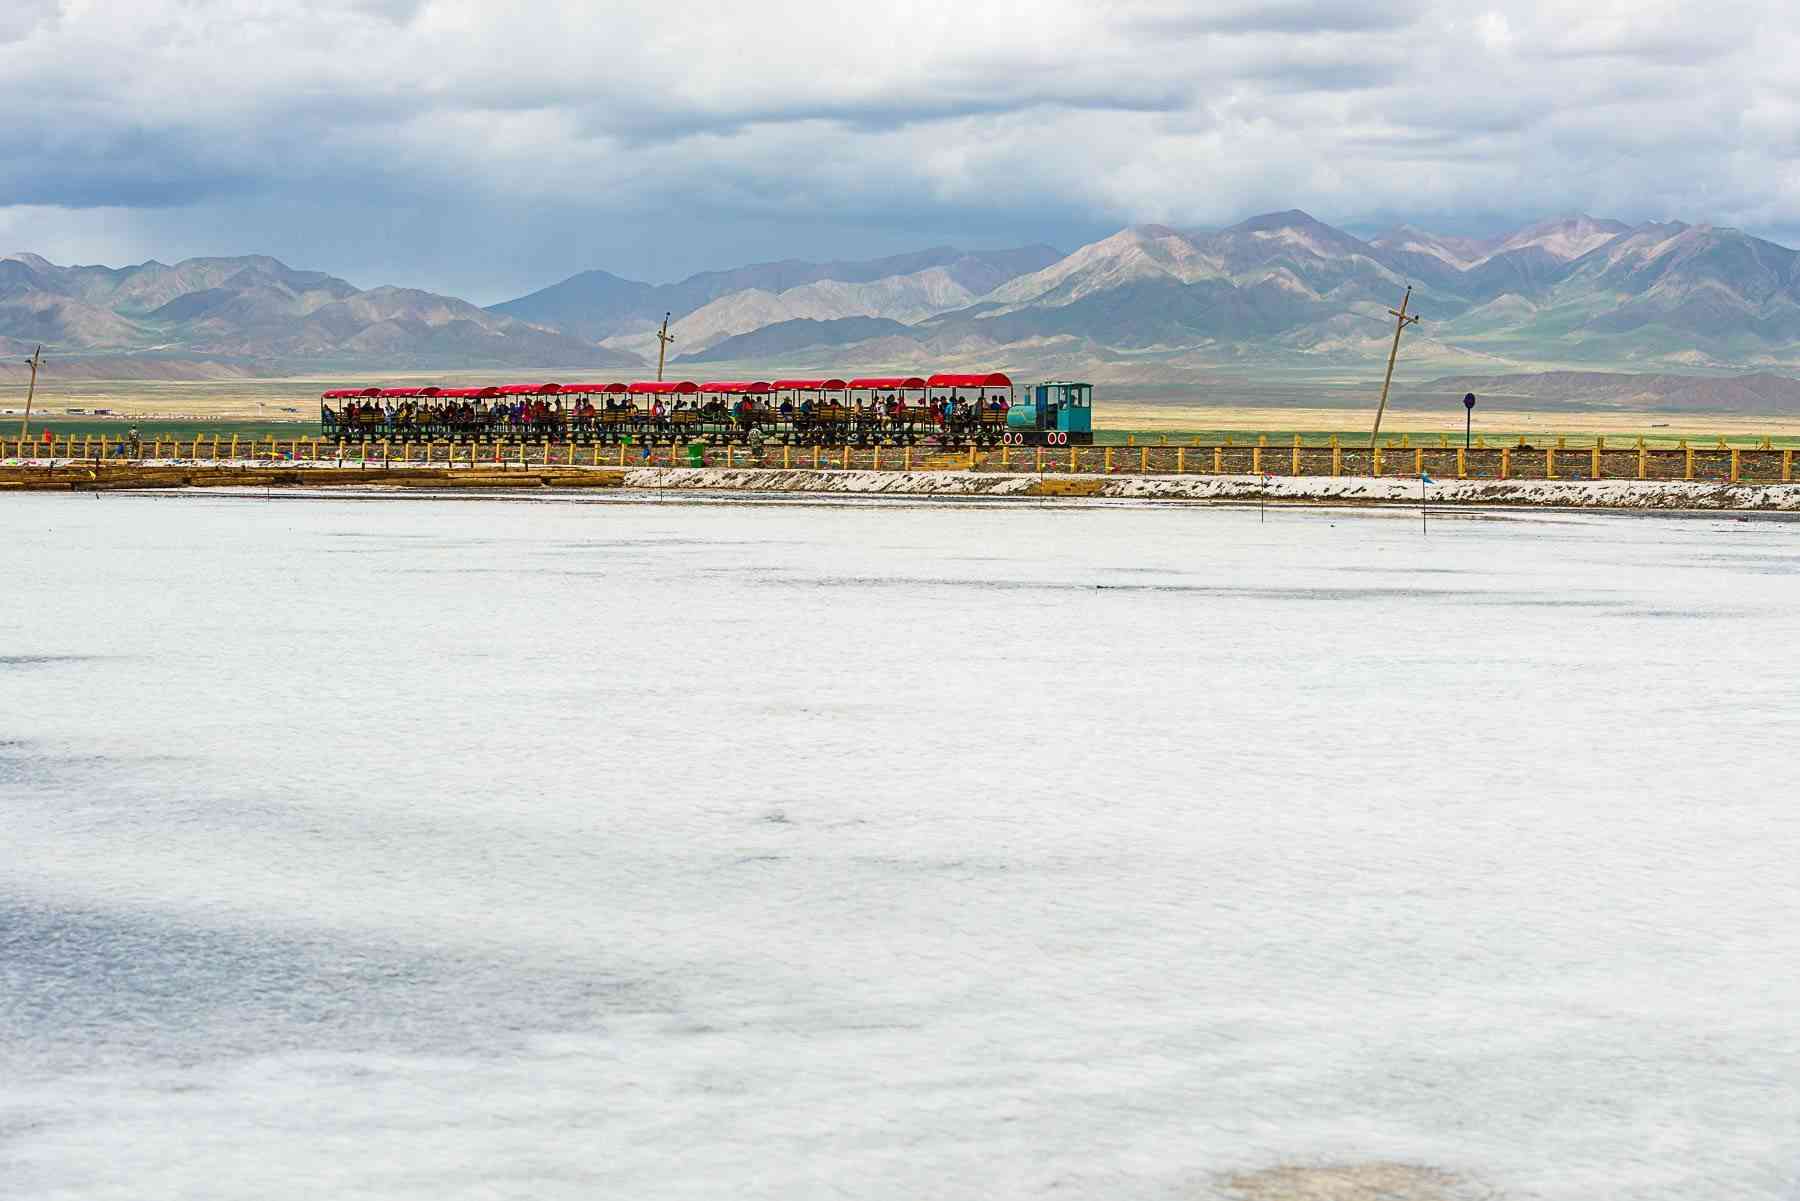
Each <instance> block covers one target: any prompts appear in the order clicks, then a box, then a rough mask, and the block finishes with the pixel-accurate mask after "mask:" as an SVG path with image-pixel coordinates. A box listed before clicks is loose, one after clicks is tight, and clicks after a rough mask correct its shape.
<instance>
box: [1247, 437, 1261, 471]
mask: <svg viewBox="0 0 1800 1201" xmlns="http://www.w3.org/2000/svg"><path fill="white" fill-rule="evenodd" d="M1262 450H1263V448H1262V444H1261V443H1260V442H1259V443H1257V444H1256V445H1255V446H1252V447H1251V448H1250V474H1252V475H1261V474H1262Z"/></svg>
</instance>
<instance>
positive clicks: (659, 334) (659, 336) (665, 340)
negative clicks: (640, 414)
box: [656, 313, 675, 384]
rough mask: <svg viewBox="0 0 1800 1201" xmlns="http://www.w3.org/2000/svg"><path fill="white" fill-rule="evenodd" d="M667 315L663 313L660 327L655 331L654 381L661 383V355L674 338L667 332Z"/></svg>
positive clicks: (667, 349)
mask: <svg viewBox="0 0 1800 1201" xmlns="http://www.w3.org/2000/svg"><path fill="white" fill-rule="evenodd" d="M669 316H670V314H668V313H664V314H663V323H662V328H661V329H659V330H657V331H656V382H657V383H659V384H660V383H662V373H663V356H664V355H665V354H667V353H668V352H669V343H671V342H673V341H674V340H675V335H674V334H672V333H670V332H669Z"/></svg>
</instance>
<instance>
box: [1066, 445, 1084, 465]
mask: <svg viewBox="0 0 1800 1201" xmlns="http://www.w3.org/2000/svg"><path fill="white" fill-rule="evenodd" d="M1080 453H1081V448H1080V447H1079V446H1071V447H1069V470H1070V471H1074V470H1075V469H1076V467H1077V466H1078V465H1079V463H1080V460H1079V459H1078V458H1076V456H1077V455H1079V454H1080Z"/></svg>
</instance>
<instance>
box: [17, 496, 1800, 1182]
mask: <svg viewBox="0 0 1800 1201" xmlns="http://www.w3.org/2000/svg"><path fill="white" fill-rule="evenodd" d="M7 512H8V514H9V517H10V518H11V521H10V524H9V528H10V530H11V533H12V537H11V538H10V539H9V550H8V554H9V564H10V566H11V571H10V572H9V575H8V579H9V581H10V584H11V586H10V588H9V591H8V600H9V603H8V604H7V605H6V606H5V607H4V608H0V812H3V813H4V814H5V818H4V820H3V821H0V845H3V846H4V851H5V862H6V864H7V871H6V872H5V874H4V875H0V947H3V953H0V1180H4V1181H5V1188H4V1192H5V1194H6V1195H7V1196H8V1197H21V1198H72V1197H81V1198H144V1197H177V1196H178V1197H183V1198H206V1197H241V1196H246V1195H255V1196H257V1197H259V1198H285V1197H293V1198H303V1197H304V1198H311V1197H318V1196H344V1197H351V1196H355V1197H420V1198H424V1197H431V1198H478V1197H479V1198H489V1197H503V1196H504V1197H511V1196H517V1197H526V1196H530V1197H571V1198H573V1197H595V1196H605V1197H621V1198H626V1197H630V1198H642V1197H716V1196H719V1195H722V1194H726V1195H733V1196H747V1197H770V1198H776V1197H781V1198H787V1197H795V1196H825V1195H843V1196H855V1197H896V1198H898V1197H908V1198H910V1197H918V1196H930V1197H951V1198H964V1197H967V1198H977V1197H1035V1196H1061V1197H1068V1196H1078V1197H1107V1198H1112V1197H1123V1198H1139V1197H1143V1198H1164V1197H1203V1198H1205V1197H1232V1196H1240V1197H1249V1196H1258V1197H1271V1196H1294V1195H1308V1196H1318V1197H1330V1198H1333V1199H1334V1201H1335V1199H1336V1198H1353V1197H1374V1196H1390V1197H1391V1196H1408V1197H1416V1198H1420V1199H1424V1198H1427V1197H1433V1196H1453V1195H1454V1196H1499V1197H1513V1198H1550V1199H1564V1198H1566V1199H1570V1201H1573V1199H1576V1198H1580V1199H1584V1201H1585V1199H1591V1198H1597V1197H1601V1198H1611V1197H1617V1198H1634V1199H1636V1198H1692V1197H1702V1196H1704V1197H1714V1196H1717V1197H1726V1196H1729V1197H1749V1198H1761V1197H1767V1198H1785V1197H1790V1196H1792V1195H1793V1191H1794V1188H1795V1171H1796V1165H1795V1161H1794V1155H1793V1137H1792V1132H1793V1130H1794V1128H1795V1119H1796V1117H1797V1116H1800V1115H1797V1114H1796V1102H1795V1100H1794V1098H1795V1097H1796V1096H1797V1095H1800V1088H1797V1086H1800V1049H1797V1047H1796V1043H1795V1040H1794V1038H1793V1033H1792V1031H1793V1022H1792V1015H1793V1013H1794V1012H1795V1011H1796V1008H1797V1007H1800V970H1797V969H1800V935H1797V934H1796V933H1795V929H1794V925H1793V922H1792V915H1793V913H1794V911H1795V906H1796V902H1797V901H1800V896H1797V895H1796V894H1797V892H1800V889H1797V887H1796V885H1795V883H1794V880H1795V875H1794V871H1793V863H1794V862H1795V858H1796V850H1797V849H1800V837H1797V835H1800V818H1796V816H1795V811H1794V807H1793V805H1792V802H1791V796H1792V792H1793V789H1792V786H1791V785H1790V783H1789V777H1790V776H1792V774H1793V772H1792V767H1791V756H1790V752H1789V748H1791V746H1792V745H1793V744H1794V741H1795V736H1796V734H1797V733H1800V730H1797V726H1800V716H1797V715H1800V684H1797V683H1796V679H1797V676H1796V672H1795V670H1794V668H1795V666H1796V652H1795V650H1794V648H1795V647H1796V645H1800V615H1796V611H1795V606H1794V603H1793V600H1794V595H1795V584H1796V575H1797V573H1800V539H1797V538H1796V527H1795V526H1794V525H1792V524H1791V523H1787V522H1783V521H1776V520H1758V521H1751V522H1747V523H1746V522H1737V521H1732V520H1728V519H1727V520H1721V519H1714V518H1710V517H1688V518H1682V519H1671V518H1658V517H1626V516H1602V515H1590V514H1557V515H1554V516H1552V515H1534V514H1505V515H1492V514H1487V515H1478V514H1465V515H1457V516H1448V515H1447V516H1446V517H1445V518H1444V519H1443V520H1441V521H1439V520H1434V521H1433V523H1432V525H1431V527H1430V533H1429V535H1424V536H1422V535H1421V533H1420V530H1419V526H1418V520H1417V515H1416V514H1415V513H1410V512H1373V511H1371V512H1360V511H1347V510H1292V509H1271V511H1270V512H1269V513H1268V514H1267V515H1266V517H1265V516H1264V515H1260V514H1259V513H1258V512H1257V511H1256V510H1255V509H1220V508H1207V509H1196V508H1191V507H1179V506H1161V505H1154V504H1121V503H1112V504H1094V505H1069V504H1048V505H1038V504H1033V503H1030V502H1023V503H1021V502H1016V501H1014V502H1001V501H978V500H973V501H954V502H947V501H900V500H862V501H855V502H843V501H831V502H821V501H817V500H800V499H792V500H785V501H765V502H753V503H744V502H741V501H737V500H725V499H695V498H681V499H667V500H645V499H632V498H616V497H605V498H600V497H580V498H567V497H549V498H541V499H532V500H523V499H510V498H495V497H486V496H483V497H469V498H465V499H455V500H450V499H393V498H386V499H382V498H377V497H376V496H374V495H368V496H333V497H331V498H329V499H322V498H317V497H302V496H291V497H288V496H283V495H282V494H280V493H276V494H274V495H273V497H271V498H267V499H265V498H264V497H261V496H256V497H250V496H242V495H239V496H226V495H219V494H192V493H188V494H169V495H157V496H126V495H103V496H99V497H93V496H51V495H25V496H16V497H13V498H10V499H9V502H8V506H7ZM1301 1189H1306V1190H1311V1191H1309V1192H1306V1193H1301V1192H1300V1191H1299V1190H1301ZM1383 1189H1385V1190H1386V1191H1385V1192H1382V1191H1380V1190H1383ZM1403 1190H1405V1191H1403Z"/></svg>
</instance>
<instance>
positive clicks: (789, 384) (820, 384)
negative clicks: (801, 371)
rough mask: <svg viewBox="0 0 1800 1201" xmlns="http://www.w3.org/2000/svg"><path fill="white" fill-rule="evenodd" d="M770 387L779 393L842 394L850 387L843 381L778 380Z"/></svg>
mask: <svg viewBox="0 0 1800 1201" xmlns="http://www.w3.org/2000/svg"><path fill="white" fill-rule="evenodd" d="M769 386H770V387H771V388H773V389H775V390H776V391H777V392H842V391H843V390H844V389H845V388H847V387H849V386H850V385H848V384H846V383H845V382H844V381H843V380H841V379H778V380H776V381H775V382H774V383H772V384H770V385H769Z"/></svg>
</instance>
